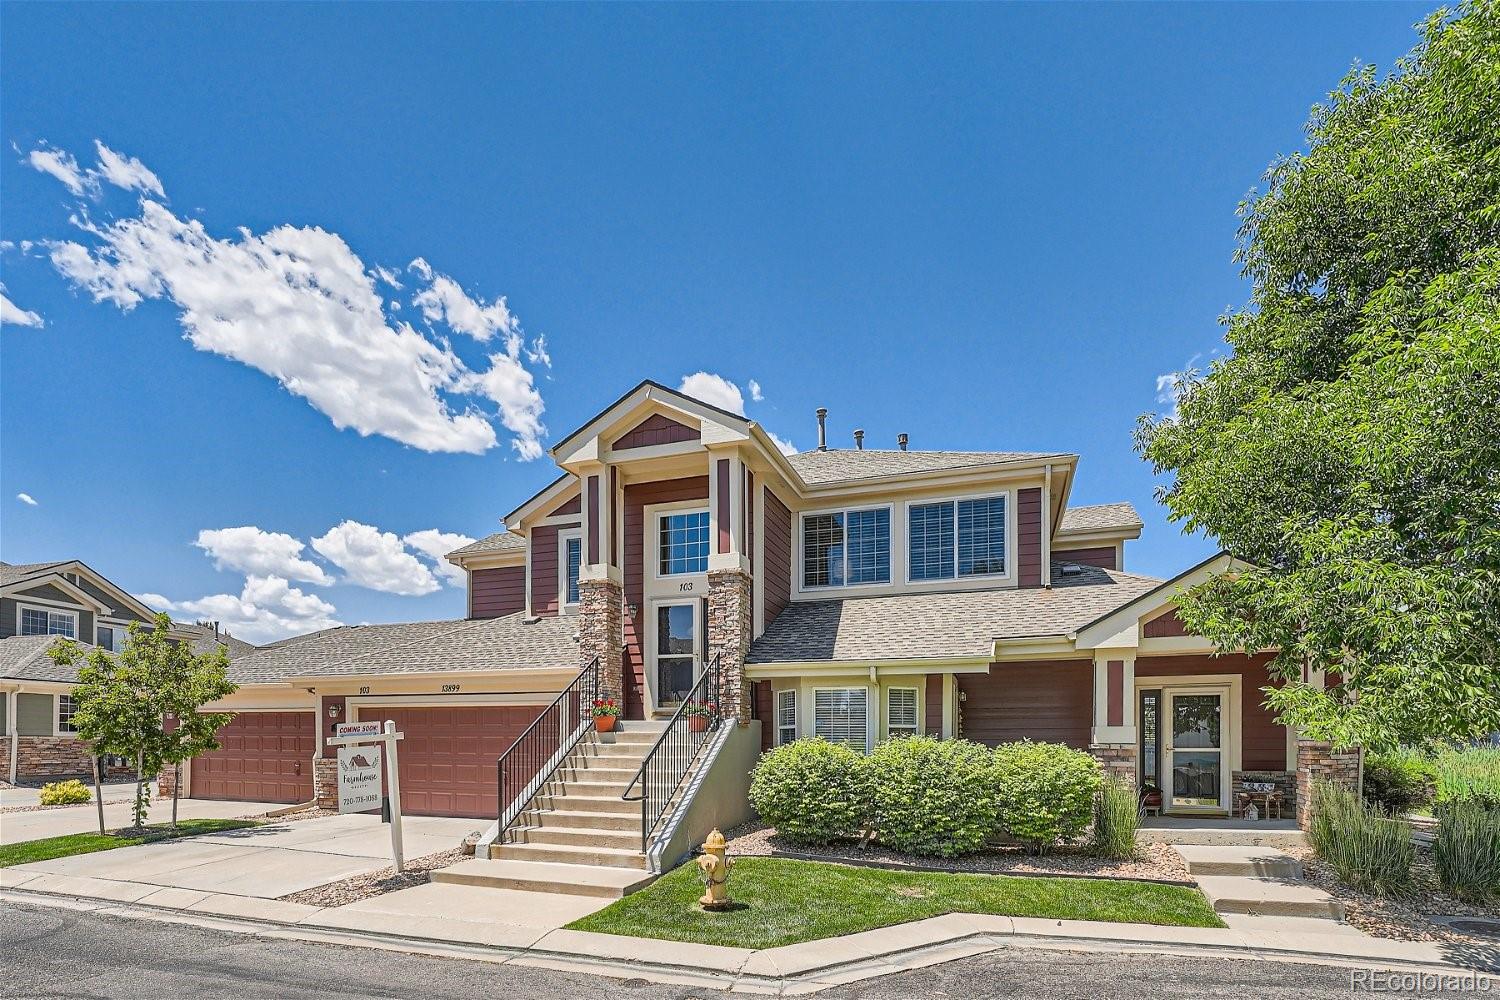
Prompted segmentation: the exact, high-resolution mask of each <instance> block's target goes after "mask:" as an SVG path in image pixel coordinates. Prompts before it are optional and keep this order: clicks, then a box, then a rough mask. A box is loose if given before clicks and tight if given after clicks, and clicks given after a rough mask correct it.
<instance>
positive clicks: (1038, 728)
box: [958, 660, 1094, 750]
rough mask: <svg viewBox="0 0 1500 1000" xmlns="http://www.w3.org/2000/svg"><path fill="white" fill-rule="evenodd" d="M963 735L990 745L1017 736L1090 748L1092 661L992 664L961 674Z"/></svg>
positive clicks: (1018, 738) (959, 683)
mask: <svg viewBox="0 0 1500 1000" xmlns="http://www.w3.org/2000/svg"><path fill="white" fill-rule="evenodd" d="M958 689H959V691H961V692H962V693H963V695H964V700H963V701H962V702H961V703H960V705H959V709H960V711H961V712H962V713H963V733H962V735H963V737H964V738H965V739H970V740H976V741H978V742H980V743H984V744H986V745H987V746H995V745H996V744H998V743H1009V742H1012V741H1014V740H1024V739H1030V740H1037V741H1039V742H1046V743H1066V744H1067V745H1068V746H1070V747H1074V748H1076V749H1079V750H1083V749H1087V747H1088V745H1089V735H1090V729H1091V728H1092V727H1091V725H1090V721H1091V717H1092V715H1093V704H1094V690H1093V689H1094V664H1093V662H1092V661H1090V660H1041V661H1034V662H1025V663H995V664H991V666H990V672H989V673H987V674H959V675H958Z"/></svg>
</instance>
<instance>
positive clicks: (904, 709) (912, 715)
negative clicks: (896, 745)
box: [885, 688, 917, 736]
mask: <svg viewBox="0 0 1500 1000" xmlns="http://www.w3.org/2000/svg"><path fill="white" fill-rule="evenodd" d="M885 697H886V705H887V711H888V712H889V715H888V716H887V717H886V728H887V730H888V731H889V732H890V734H891V735H892V736H915V735H916V732H917V691H916V688H891V689H890V690H888V691H887V692H886V695H885Z"/></svg>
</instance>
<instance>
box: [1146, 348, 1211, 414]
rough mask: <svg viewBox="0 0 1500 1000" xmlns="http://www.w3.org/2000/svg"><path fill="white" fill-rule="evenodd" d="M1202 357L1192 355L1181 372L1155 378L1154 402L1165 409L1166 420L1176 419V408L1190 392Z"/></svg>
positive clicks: (1167, 373)
mask: <svg viewBox="0 0 1500 1000" xmlns="http://www.w3.org/2000/svg"><path fill="white" fill-rule="evenodd" d="M1202 357H1203V355H1201V354H1194V355H1193V356H1192V357H1191V358H1189V359H1188V363H1187V364H1186V365H1184V366H1183V368H1182V370H1181V371H1175V372H1166V373H1165V374H1162V375H1158V376H1156V401H1157V402H1158V403H1160V404H1162V405H1163V406H1165V407H1167V410H1166V412H1165V414H1164V415H1165V416H1166V417H1167V419H1169V420H1176V419H1177V410H1178V406H1179V405H1180V404H1181V403H1182V399H1183V397H1184V396H1186V395H1187V394H1188V393H1189V392H1190V391H1192V387H1193V383H1194V382H1196V381H1197V380H1198V377H1199V372H1198V369H1197V367H1196V366H1197V364H1198V361H1199V359H1200V358H1202Z"/></svg>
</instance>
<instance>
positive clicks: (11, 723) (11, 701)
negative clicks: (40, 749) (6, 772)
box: [5, 688, 21, 785]
mask: <svg viewBox="0 0 1500 1000" xmlns="http://www.w3.org/2000/svg"><path fill="white" fill-rule="evenodd" d="M16 690H17V689H16V688H7V689H6V691H5V728H6V729H8V730H9V732H8V733H6V735H7V736H9V737H10V778H9V781H10V783H11V784H12V785H14V784H15V783H16V758H17V757H19V756H20V755H21V730H20V729H19V728H18V727H17V725H16Z"/></svg>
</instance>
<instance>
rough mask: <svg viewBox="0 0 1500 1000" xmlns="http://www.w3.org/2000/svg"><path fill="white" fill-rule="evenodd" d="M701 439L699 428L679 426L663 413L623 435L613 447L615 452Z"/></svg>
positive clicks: (650, 417) (655, 415) (654, 415)
mask: <svg viewBox="0 0 1500 1000" xmlns="http://www.w3.org/2000/svg"><path fill="white" fill-rule="evenodd" d="M699 437H701V435H700V434H699V433H698V430H697V428H695V427H689V426H687V425H686V424H679V423H678V422H677V421H675V420H673V419H672V418H671V417H668V416H666V415H664V414H661V413H653V414H652V415H651V416H649V417H647V418H646V419H645V420H642V421H641V422H640V423H638V424H636V425H635V426H634V427H632V428H631V429H630V430H628V431H626V432H625V433H624V434H621V435H620V437H619V438H618V439H616V441H615V443H614V444H613V445H611V447H612V448H614V450H615V451H620V450H621V449H623V448H645V447H647V446H648V445H653V444H675V443H677V442H678V441H697V440H698V439H699Z"/></svg>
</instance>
